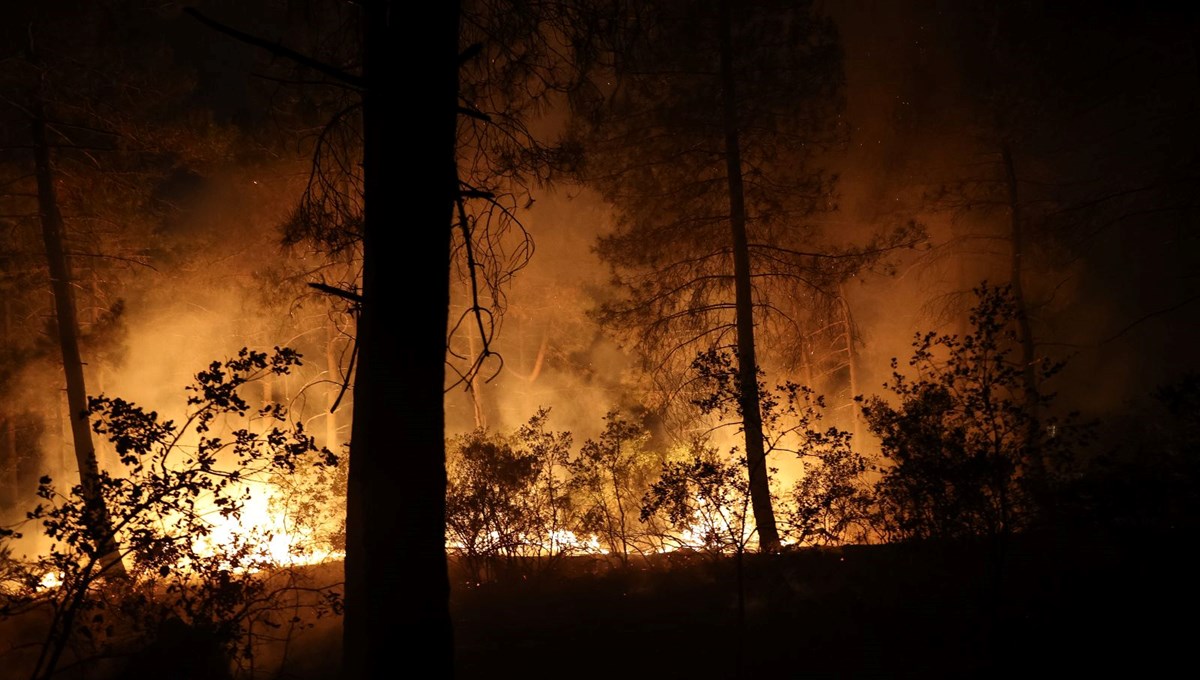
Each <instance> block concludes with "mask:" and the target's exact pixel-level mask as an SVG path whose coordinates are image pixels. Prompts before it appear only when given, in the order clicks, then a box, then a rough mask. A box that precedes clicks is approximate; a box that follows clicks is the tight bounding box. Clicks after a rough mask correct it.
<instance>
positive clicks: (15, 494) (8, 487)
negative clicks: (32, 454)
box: [0, 297, 21, 510]
mask: <svg viewBox="0 0 1200 680" xmlns="http://www.w3.org/2000/svg"><path fill="white" fill-rule="evenodd" d="M2 306H3V317H0V340H3V341H4V343H5V345H7V344H8V342H9V340H10V339H11V337H12V335H11V334H12V303H11V301H10V300H9V299H8V298H7V297H5V298H4V300H3V303H2ZM15 420H16V412H15V411H12V410H10V411H7V412H6V413H5V414H4V417H3V422H4V443H3V446H2V447H0V461H2V462H0V466H2V467H3V470H4V478H3V482H2V483H0V494H3V500H2V502H0V506H2V507H3V509H5V510H7V509H9V508H15V507H17V506H18V505H20V503H19V492H20V488H21V466H20V464H19V463H20V461H18V460H17V426H16V422H15Z"/></svg>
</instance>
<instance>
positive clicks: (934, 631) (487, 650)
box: [0, 533, 1200, 680]
mask: <svg viewBox="0 0 1200 680" xmlns="http://www.w3.org/2000/svg"><path fill="white" fill-rule="evenodd" d="M1130 536H1136V538H1130V539H1128V540H1127V541H1125V542H1124V543H1123V544H1122V543H1117V542H1114V541H1113V540H1099V539H1097V538H1083V537H1081V536H1079V535H1061V534H1060V535H1056V536H1040V537H1025V538H1022V539H1021V540H1015V541H1012V542H1010V543H1009V544H1007V545H1006V546H1004V549H1003V550H1002V551H997V550H995V547H996V546H993V545H987V544H971V545H964V544H953V545H945V544H943V545H928V544H927V545H888V546H848V547H844V548H837V549H805V550H799V551H794V552H788V553H785V554H781V555H747V556H745V558H744V562H743V564H742V566H743V569H742V573H743V578H744V593H745V600H744V610H745V614H744V617H743V616H739V604H738V603H739V598H738V591H739V589H738V577H737V572H738V569H737V566H738V565H737V560H736V559H735V558H733V557H729V556H724V557H720V558H717V557H712V556H707V555H702V554H684V553H674V554H670V555H660V556H655V557H653V558H649V559H640V558H639V559H632V560H631V561H630V564H629V565H627V566H626V567H623V568H619V567H617V566H615V565H614V564H613V563H612V562H610V561H609V560H608V558H602V557H572V558H569V559H562V560H559V561H557V562H555V563H552V564H546V563H530V562H525V563H520V564H509V565H507V568H502V569H500V570H499V571H498V572H497V573H494V574H493V578H492V580H489V581H486V582H485V581H482V580H481V579H480V580H476V579H469V578H468V574H467V572H466V570H465V569H464V567H463V565H462V564H461V563H459V562H457V561H455V562H453V563H452V570H451V574H452V598H451V600H452V601H451V610H452V615H453V619H454V626H455V646H456V658H455V666H456V675H457V677H458V678H460V679H462V680H475V679H477V678H478V679H484V678H487V679H489V680H490V679H494V678H517V677H519V678H522V679H523V680H524V679H537V678H555V679H556V680H558V679H561V678H572V679H575V678H605V679H611V678H632V679H637V678H655V679H658V678H695V679H703V678H714V679H724V678H766V677H771V678H802V677H843V678H844V677H914V678H940V677H968V678H973V677H1030V676H1034V675H1037V676H1041V675H1045V674H1056V675H1059V674H1061V675H1066V676H1068V677H1079V676H1083V675H1092V674H1095V675H1098V676H1102V677H1110V676H1114V675H1115V676H1120V675H1136V676H1139V677H1168V676H1175V675H1177V674H1178V671H1177V670H1176V669H1178V668H1187V667H1190V666H1191V663H1192V661H1193V659H1192V655H1191V651H1192V649H1193V645H1194V644H1195V632H1196V627H1195V624H1194V620H1195V615H1196V612H1197V605H1198V604H1200V580H1197V578H1196V576H1195V574H1196V561H1195V559H1194V558H1193V557H1192V554H1193V552H1194V549H1193V548H1192V546H1191V545H1190V543H1189V542H1190V541H1191V540H1193V538H1194V535H1191V534H1189V535H1187V536H1181V535H1178V534H1166V533H1164V534H1163V535H1157V536H1146V535H1145V534H1144V533H1138V534H1130ZM500 566H501V567H503V566H504V565H500ZM340 567H341V565H340V564H327V565H324V566H322V567H320V570H321V573H322V574H323V575H324V576H327V577H329V578H330V579H331V580H333V581H336V580H340V578H341V574H340V571H341V569H340ZM335 572H336V573H335ZM24 623H25V624H28V623H29V621H28V620H26V621H25V622H24ZM14 625H16V626H17V627H16V628H14V627H13V626H14ZM340 626H341V623H340V619H338V618H336V617H330V618H325V619H322V620H319V621H317V623H316V626H315V627H314V628H312V629H310V630H306V631H303V632H301V633H299V634H297V635H296V636H295V637H293V638H292V640H291V642H290V644H289V645H288V648H287V650H286V657H283V658H281V657H280V656H277V655H271V654H268V655H266V656H264V657H263V658H261V659H260V661H261V664H262V665H261V666H260V668H262V669H266V668H270V667H274V668H275V669H277V672H276V671H274V670H273V671H268V672H267V674H265V675H261V676H260V677H270V678H275V679H277V680H318V679H320V680H325V679H331V678H337V677H338V674H337V668H338V662H339V659H340V637H341V630H340ZM22 628H24V630H21V629H22ZM31 634H32V635H33V637H36V634H35V633H34V631H32V630H31V629H29V628H28V626H26V625H22V623H21V622H19V621H8V622H6V623H5V624H4V625H2V626H0V637H3V638H9V639H7V640H6V642H7V643H9V644H10V645H11V644H12V643H14V642H16V640H15V639H13V638H14V637H15V636H26V637H28V636H30V635H31ZM271 656H275V658H269V657H271ZM10 661H12V659H10ZM160 667H161V666H160ZM90 670H91V672H90V673H86V672H85V673H84V675H87V676H88V677H92V678H98V677H100V676H99V675H96V674H95V673H96V672H97V671H98V670H99V668H98V667H96V666H92V667H91V669H90ZM27 674H28V672H27V671H26V672H25V673H20V672H19V669H18V668H17V667H16V666H15V665H13V664H12V663H7V664H6V665H5V666H4V668H3V670H2V671H0V677H3V678H5V679H7V678H8V677H13V678H17V677H26V676H27ZM68 675H69V676H70V677H76V676H75V675H72V674H68ZM102 675H104V676H105V677H110V676H109V675H108V674H102ZM79 677H83V676H79ZM118 677H127V678H130V677H132V676H130V675H128V674H126V675H124V676H118ZM162 677H168V676H162ZM172 677H173V676H172Z"/></svg>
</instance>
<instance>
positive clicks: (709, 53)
mask: <svg viewBox="0 0 1200 680" xmlns="http://www.w3.org/2000/svg"><path fill="white" fill-rule="evenodd" d="M615 14H616V15H617V16H619V17H620V19H619V20H616V21H612V22H610V23H609V24H608V25H609V26H610V29H609V31H608V32H607V33H605V35H606V37H607V39H608V41H609V43H608V45H609V47H610V49H611V51H612V61H611V63H609V64H607V66H608V68H607V69H604V70H600V71H598V73H597V76H598V77H597V78H596V79H595V80H594V85H595V87H594V89H592V90H590V91H589V92H587V93H585V94H587V95H590V96H580V97H578V98H577V108H578V110H579V111H580V115H579V116H577V118H576V129H577V131H578V133H579V135H580V139H581V140H582V144H583V146H584V149H585V151H586V164H585V167H584V176H585V177H586V179H587V180H588V182H589V183H590V184H592V185H594V186H595V187H597V188H598V189H599V191H600V192H601V193H602V195H603V196H604V197H605V198H606V199H608V200H609V201H610V202H612V203H613V204H614V205H615V206H616V207H617V209H618V211H619V213H620V222H619V223H618V227H617V230H616V232H615V233H614V234H612V235H611V236H608V237H605V238H603V239H601V241H600V243H599V247H598V252H599V254H600V256H601V258H602V259H604V260H606V261H607V262H609V263H611V264H612V265H613V267H614V271H615V273H616V278H617V283H618V284H619V285H620V286H621V288H622V292H623V299H622V300H620V301H618V302H617V303H615V304H612V305H608V306H606V307H605V308H604V309H602V311H601V317H602V320H603V321H605V322H607V323H608V324H609V325H610V326H612V327H616V328H620V329H623V330H624V331H627V332H629V333H630V334H631V335H632V336H633V337H634V339H635V342H636V344H637V346H638V348H639V350H640V351H641V352H642V353H643V355H644V356H645V357H646V358H647V360H648V361H649V362H650V364H651V366H652V372H653V373H654V374H655V376H656V379H659V380H660V384H662V386H663V388H664V391H665V392H666V393H669V394H675V393H676V392H675V391H676V390H677V389H679V386H678V385H677V384H675V383H677V382H678V379H679V373H680V369H682V368H683V367H684V366H686V364H687V362H690V359H691V357H692V356H695V352H696V351H697V350H704V349H709V348H713V347H722V348H725V347H728V348H731V349H733V351H734V352H735V353H736V355H737V360H738V361H737V370H738V372H739V376H740V378H739V380H740V382H741V389H740V390H739V394H740V399H741V409H740V412H739V413H738V417H739V418H740V421H741V425H742V427H743V430H744V436H745V451H746V462H747V465H748V475H749V479H750V491H751V496H752V501H753V508H754V518H755V523H756V525H757V527H758V535H759V540H760V544H761V546H762V547H763V548H764V549H765V550H774V549H776V548H777V547H778V545H779V536H778V531H777V529H776V526H775V518H774V512H773V510H772V507H771V502H770V494H769V482H768V474H767V465H766V457H765V452H764V444H763V431H762V429H763V428H762V415H761V413H760V408H759V400H760V399H759V394H758V387H757V375H758V371H759V369H760V367H761V366H760V364H761V363H762V359H761V358H760V357H759V356H758V355H759V353H760V351H761V348H760V346H759V344H760V342H761V340H762V339H763V338H764V337H774V338H782V337H786V336H789V335H790V336H793V337H794V336H796V335H799V334H802V333H803V332H804V329H803V324H802V323H800V320H799V319H798V318H797V316H796V315H795V314H794V310H793V309H790V308H791V306H792V302H791V301H792V300H795V299H796V298H797V297H798V291H812V290H818V291H826V292H832V291H836V288H837V285H838V283H840V281H842V280H843V279H844V278H845V277H846V276H847V272H852V271H857V270H858V269H860V268H861V267H863V266H864V264H865V263H868V262H870V261H873V260H874V259H877V258H878V256H879V255H880V254H881V253H882V252H884V251H886V250H887V249H889V248H892V247H895V246H897V245H900V244H902V243H908V242H910V241H911V238H912V235H911V233H910V232H909V231H908V230H901V231H898V232H895V233H890V234H887V235H885V236H881V237H879V238H878V239H876V241H875V242H873V243H871V244H868V245H865V246H857V247H848V246H846V244H844V243H830V242H828V240H827V239H825V238H823V237H822V236H821V234H820V233H819V230H817V229H816V228H814V227H813V226H812V225H810V224H808V220H807V218H808V216H810V215H811V214H812V213H814V212H816V211H824V210H829V209H832V208H833V207H834V195H833V180H834V178H833V177H831V176H829V175H828V174H826V173H823V172H821V171H820V170H818V169H816V168H815V167H814V161H815V159H816V158H817V154H819V152H820V151H822V150H824V149H826V148H828V147H829V146H831V145H833V144H835V143H836V142H837V141H839V139H840V135H841V132H842V131H841V130H840V129H839V128H838V127H837V112H838V110H839V107H840V104H841V99H840V96H841V95H840V93H841V86H842V75H841V51H840V47H839V42H838V38H837V32H836V30H835V28H834V26H833V24H832V23H831V22H830V21H829V20H828V19H827V18H825V17H823V16H821V15H820V13H819V12H817V11H815V10H814V9H813V7H812V6H811V4H810V3H788V4H786V5H785V4H782V3H774V2H770V1H769V0H768V1H764V2H754V3H748V4H736V3H730V2H694V3H684V4H676V3H651V4H642V5H639V6H638V7H637V8H636V9H634V10H629V11H628V12H626V13H624V14H621V13H619V12H618V13H615ZM680 45H689V48H688V49H679V46H680Z"/></svg>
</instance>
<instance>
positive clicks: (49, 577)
mask: <svg viewBox="0 0 1200 680" xmlns="http://www.w3.org/2000/svg"><path fill="white" fill-rule="evenodd" d="M62 583H63V582H62V574H60V573H58V572H56V571H50V572H46V575H45V576H43V577H42V580H41V581H39V582H38V587H37V589H38V591H39V592H41V591H43V590H49V589H51V588H57V587H59V586H61V585H62Z"/></svg>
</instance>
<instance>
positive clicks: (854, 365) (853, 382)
mask: <svg viewBox="0 0 1200 680" xmlns="http://www.w3.org/2000/svg"><path fill="white" fill-rule="evenodd" d="M838 302H839V303H840V307H841V311H842V323H843V324H844V325H845V327H846V371H847V373H848V379H849V382H850V385H849V387H850V419H851V420H850V434H851V436H853V438H854V441H858V435H859V431H860V429H861V428H860V421H859V419H860V417H861V415H862V414H861V409H859V408H855V403H856V402H855V401H854V398H855V397H856V396H858V353H857V352H855V351H854V317H853V316H851V314H850V301H849V300H847V299H846V286H845V285H844V284H840V283H839V284H838Z"/></svg>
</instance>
